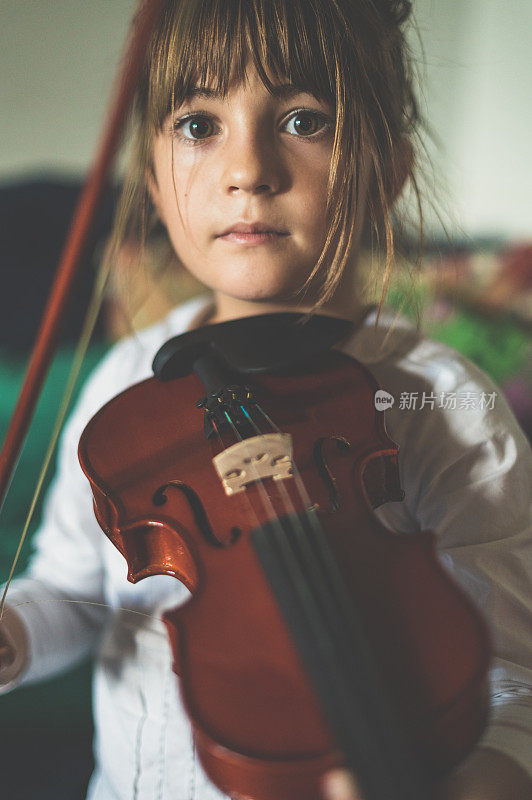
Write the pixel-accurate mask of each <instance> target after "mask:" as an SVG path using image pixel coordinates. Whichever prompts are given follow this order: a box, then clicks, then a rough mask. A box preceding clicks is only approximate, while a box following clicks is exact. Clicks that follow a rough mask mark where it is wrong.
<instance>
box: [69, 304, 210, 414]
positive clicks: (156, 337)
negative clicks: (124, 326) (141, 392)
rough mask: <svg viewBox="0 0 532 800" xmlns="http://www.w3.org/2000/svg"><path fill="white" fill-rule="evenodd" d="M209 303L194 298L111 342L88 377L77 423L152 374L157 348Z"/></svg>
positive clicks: (77, 410) (183, 329)
mask: <svg viewBox="0 0 532 800" xmlns="http://www.w3.org/2000/svg"><path fill="white" fill-rule="evenodd" d="M209 302H210V300H209V298H208V297H206V296H201V297H195V298H193V299H192V300H189V301H187V302H186V303H183V304H182V305H180V306H177V307H176V308H174V309H172V311H171V312H170V313H169V314H168V315H167V316H166V317H165V318H164V319H162V320H160V321H159V322H157V323H155V324H154V325H151V326H150V327H148V328H144V329H143V330H141V331H138V332H135V333H134V334H132V335H131V336H127V337H125V338H124V339H121V340H120V341H118V342H117V343H116V344H114V345H113V346H112V347H111V349H110V350H109V351H108V353H106V355H105V356H104V357H103V358H102V360H101V361H100V363H99V364H98V365H97V367H96V368H95V369H94V370H93V372H92V373H91V375H90V376H89V378H88V379H87V381H86V383H85V385H84V387H83V390H82V392H81V395H80V400H79V402H78V405H77V408H76V411H75V416H76V417H77V418H78V420H79V422H78V424H79V425H81V424H83V422H85V423H86V422H88V421H89V419H90V418H91V417H92V416H93V415H94V414H95V413H96V412H97V411H98V410H99V409H100V408H101V407H102V406H103V405H105V403H106V402H108V401H109V400H111V399H112V398H113V397H115V396H116V395H117V394H120V392H123V391H124V390H125V389H127V388H129V387H130V386H132V385H133V384H135V383H138V382H140V381H143V380H146V379H147V378H150V377H151V376H152V362H153V358H154V356H155V354H156V353H157V350H158V349H159V348H160V347H161V345H163V344H164V342H166V341H167V340H168V339H170V338H171V337H172V336H177V335H178V334H180V333H183V332H184V331H186V330H187V329H188V327H189V325H190V323H191V322H192V320H193V319H194V317H195V316H196V315H197V314H198V312H199V311H200V309H201V308H203V307H204V306H206V305H207V304H208V303H209Z"/></svg>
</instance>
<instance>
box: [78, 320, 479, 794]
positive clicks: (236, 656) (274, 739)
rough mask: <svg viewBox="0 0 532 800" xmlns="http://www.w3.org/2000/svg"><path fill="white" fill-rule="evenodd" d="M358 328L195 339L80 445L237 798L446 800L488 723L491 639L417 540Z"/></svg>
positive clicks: (237, 328)
mask: <svg viewBox="0 0 532 800" xmlns="http://www.w3.org/2000/svg"><path fill="white" fill-rule="evenodd" d="M350 329H351V323H349V322H346V321H345V320H340V319H336V318H329V317H325V316H321V315H315V316H312V317H310V318H303V316H302V315H300V314H289V313H282V314H267V315H262V316H258V317H249V318H245V319H239V320H233V321H230V322H223V323H219V324H216V325H211V326H206V327H204V328H200V329H197V330H193V331H189V332H187V333H185V334H183V335H181V336H178V337H175V338H174V339H172V340H170V341H169V342H167V343H166V344H165V345H163V347H162V348H161V349H160V350H159V352H158V353H157V355H156V357H155V360H154V363H153V370H154V376H153V377H152V378H149V379H148V380H145V381H143V382H141V383H139V384H136V385H135V386H132V387H131V388H129V389H127V390H126V391H125V392H123V393H122V394H120V395H118V396H117V397H116V398H114V399H113V400H111V401H110V402H109V403H107V404H106V405H105V406H104V407H103V408H102V409H101V410H100V411H99V412H98V413H97V414H96V415H95V416H94V417H93V419H92V420H91V421H90V422H89V423H88V425H87V427H86V429H85V431H84V432H83V435H82V438H81V441H80V445H79V458H80V462H81V466H82V468H83V470H84V472H85V474H86V476H87V478H88V479H89V481H90V484H91V488H92V493H93V497H94V509H95V513H96V517H97V519H98V522H99V524H100V526H101V527H102V529H103V531H104V532H105V534H106V535H107V536H108V538H109V539H110V540H111V542H112V543H113V544H114V545H115V547H117V549H118V550H119V551H120V553H122V555H123V556H124V557H125V559H126V561H127V566H128V580H130V581H131V582H133V583H136V582H137V581H139V580H142V579H144V578H146V577H148V576H151V575H158V574H164V575H172V576H174V577H175V578H177V579H178V580H180V581H182V582H183V583H184V584H185V585H186V586H187V588H188V589H189V590H190V592H191V598H190V599H189V600H188V601H187V602H186V603H185V604H184V605H181V606H179V607H177V608H174V609H171V610H169V611H167V612H166V613H165V615H164V622H165V624H166V628H167V631H168V635H169V639H170V643H171V647H172V654H173V660H174V671H175V673H176V674H177V675H178V676H179V683H180V688H181V693H182V697H183V700H184V704H185V707H186V710H187V712H188V715H189V717H190V721H191V724H192V728H193V732H194V737H195V741H196V745H197V751H198V755H199V758H200V760H201V762H202V765H203V767H204V769H205V771H206V773H207V775H208V776H209V777H210V779H211V780H212V781H213V783H214V784H215V785H216V786H217V787H218V788H219V789H221V790H222V791H224V792H226V793H227V794H229V795H231V796H234V797H247V798H253V800H287V798H290V800H317V799H318V798H319V797H320V781H321V778H322V777H323V775H324V773H325V772H326V771H328V770H329V769H331V768H332V767H335V766H339V765H346V766H348V767H349V768H350V769H351V770H352V771H353V773H354V774H355V775H356V777H357V781H358V782H359V784H360V787H361V790H362V793H363V796H364V798H365V800H427V798H429V797H430V796H431V789H432V786H433V783H434V781H435V779H436V778H437V777H438V776H439V775H441V774H442V773H443V772H445V771H446V770H448V769H450V768H451V767H452V766H453V765H455V764H456V763H457V762H458V761H460V760H461V759H462V758H463V757H464V756H465V755H466V754H467V753H468V752H469V751H470V750H471V749H472V747H473V746H474V744H475V742H476V741H477V740H478V738H479V736H480V734H481V732H482V729H483V727H484V724H485V720H486V714H487V703H486V693H485V686H486V674H487V668H488V661H489V641H488V636H487V633H486V628H485V625H484V623H483V621H482V619H481V617H480V615H479V614H478V612H477V611H476V609H475V608H474V607H473V605H472V603H471V601H470V600H469V599H468V598H467V597H466V595H465V594H464V593H463V592H462V590H461V589H460V588H459V587H458V586H456V585H455V584H454V582H453V581H452V579H451V578H450V576H449V575H448V574H447V573H446V572H445V571H444V570H443V569H442V567H441V565H440V563H439V562H438V559H437V557H436V554H435V546H434V536H433V534H432V533H430V532H427V531H425V532H421V533H417V534H408V535H405V534H398V533H395V532H393V531H391V530H389V529H388V528H387V527H385V526H384V525H383V524H382V523H381V522H380V521H379V520H378V518H377V515H376V514H375V509H376V508H378V507H379V506H380V505H382V504H383V503H386V502H389V501H400V500H401V499H402V498H403V492H402V490H401V486H400V480H399V474H398V463H397V453H398V448H397V446H396V445H395V444H394V442H393V441H392V440H391V439H390V438H389V436H388V435H387V433H386V429H385V422H384V412H383V411H382V410H379V409H378V408H376V403H375V394H376V392H377V391H378V386H377V383H376V381H375V379H374V378H373V376H372V375H371V374H370V372H369V371H368V370H367V369H366V368H365V367H364V366H362V365H361V364H360V363H358V362H357V361H355V360H354V359H353V358H351V357H349V356H347V355H345V354H344V353H342V352H340V351H339V350H338V349H335V348H336V346H337V345H338V344H339V343H340V342H342V341H343V340H344V339H345V338H346V336H348V335H349V332H350Z"/></svg>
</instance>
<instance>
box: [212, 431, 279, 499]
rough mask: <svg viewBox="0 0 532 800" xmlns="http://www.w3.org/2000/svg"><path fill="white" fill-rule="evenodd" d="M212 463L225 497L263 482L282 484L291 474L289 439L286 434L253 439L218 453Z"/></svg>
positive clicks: (274, 434)
mask: <svg viewBox="0 0 532 800" xmlns="http://www.w3.org/2000/svg"><path fill="white" fill-rule="evenodd" d="M212 463H213V464H214V468H215V470H216V472H217V473H218V477H219V478H220V480H221V481H222V485H223V487H224V490H225V493H226V494H227V495H232V494H236V493H237V492H242V491H244V489H245V488H246V486H247V485H248V484H250V483H254V482H255V481H258V480H264V479H265V478H273V479H274V481H279V480H284V479H285V478H290V477H291V476H292V474H293V471H294V469H293V460H292V437H291V436H290V434H289V433H267V434H265V435H264V436H252V437H251V438H249V439H244V440H243V441H241V442H238V443H237V444H233V445H231V447H228V448H227V450H224V451H223V452H221V453H218V455H217V456H215V457H214V458H213V460H212Z"/></svg>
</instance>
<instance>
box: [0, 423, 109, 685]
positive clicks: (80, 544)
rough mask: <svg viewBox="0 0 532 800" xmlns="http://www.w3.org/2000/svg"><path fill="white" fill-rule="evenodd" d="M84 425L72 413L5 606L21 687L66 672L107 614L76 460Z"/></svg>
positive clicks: (95, 538) (93, 527) (95, 534)
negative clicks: (24, 565)
mask: <svg viewBox="0 0 532 800" xmlns="http://www.w3.org/2000/svg"><path fill="white" fill-rule="evenodd" d="M83 425H84V414H83V411H82V410H80V409H78V411H77V412H76V413H74V415H73V416H72V418H71V420H70V422H69V423H68V425H67V426H66V428H65V431H64V434H63V436H62V439H61V444H60V450H59V455H58V466H57V472H56V476H55V478H54V480H53V482H52V485H51V487H50V489H49V491H48V494H47V497H46V500H45V504H44V511H43V517H42V522H41V525H40V528H39V530H38V531H37V533H36V535H35V537H34V539H33V543H32V544H33V550H34V552H33V555H32V558H31V561H30V564H29V567H28V569H27V571H26V572H25V573H24V574H23V575H22V576H21V577H19V578H17V579H15V580H14V581H13V583H12V585H11V587H10V589H9V592H8V595H7V602H8V605H9V607H10V608H11V609H13V610H14V611H15V612H16V614H17V615H18V616H19V617H20V619H21V620H22V622H23V625H24V627H25V629H26V634H27V642H28V654H27V660H26V665H25V668H24V673H23V675H21V676H20V678H21V680H22V682H24V683H31V682H34V681H37V680H41V679H43V678H47V677H51V676H52V675H54V674H56V673H58V672H61V671H63V670H65V669H67V668H68V667H70V666H73V665H74V664H76V663H77V662H78V661H80V660H81V659H82V658H83V657H84V656H85V655H87V653H88V652H89V651H90V650H91V648H92V647H93V646H94V644H95V641H96V639H97V637H98V633H99V631H100V627H101V625H102V623H103V621H104V619H105V616H106V608H105V606H104V574H103V572H104V571H103V564H102V560H101V557H100V549H99V537H100V536H101V532H100V531H99V528H98V526H97V523H96V520H95V517H94V511H93V509H92V499H91V493H90V489H89V485H88V482H87V479H86V478H85V476H84V475H83V473H82V471H81V468H80V466H79V463H78V460H77V444H78V441H79V436H80V434H81V430H82V428H83Z"/></svg>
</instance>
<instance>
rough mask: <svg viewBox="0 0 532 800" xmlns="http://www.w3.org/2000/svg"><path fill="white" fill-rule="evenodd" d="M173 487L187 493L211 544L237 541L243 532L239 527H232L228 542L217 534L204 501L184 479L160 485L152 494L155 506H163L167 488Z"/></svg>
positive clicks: (186, 495) (200, 525)
mask: <svg viewBox="0 0 532 800" xmlns="http://www.w3.org/2000/svg"><path fill="white" fill-rule="evenodd" d="M171 487H173V488H174V489H179V490H180V491H181V492H182V493H183V494H184V495H185V497H186V499H187V500H188V504H189V506H190V508H191V510H192V513H193V514H194V519H195V520H196V525H197V526H198V528H199V529H200V531H201V533H202V536H203V537H204V538H205V539H206V541H207V542H208V543H209V544H211V545H213V547H230V546H231V545H232V544H234V543H235V542H236V541H237V539H238V538H239V537H240V534H241V531H240V529H239V528H231V538H230V540H229V541H228V542H224V541H223V540H222V539H219V538H218V537H217V536H216V534H215V533H214V531H213V529H212V526H211V523H210V522H209V518H208V516H207V512H206V511H205V508H204V506H203V503H202V502H201V500H200V498H199V496H198V494H197V492H195V491H194V489H193V488H192V487H191V486H189V485H188V484H187V483H183V481H178V480H175V481H169V482H168V483H164V484H163V485H162V486H159V488H158V489H157V490H156V491H155V492H154V494H153V496H152V502H153V504H154V505H155V506H163V505H164V504H165V503H166V501H167V500H168V498H167V496H166V490H167V489H169V488H171Z"/></svg>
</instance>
